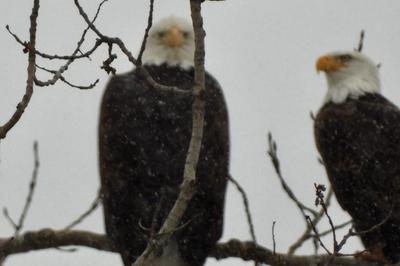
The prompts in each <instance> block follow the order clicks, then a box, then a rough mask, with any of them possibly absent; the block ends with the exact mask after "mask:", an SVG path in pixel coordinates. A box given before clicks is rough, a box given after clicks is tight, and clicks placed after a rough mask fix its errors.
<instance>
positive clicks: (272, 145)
mask: <svg viewBox="0 0 400 266" xmlns="http://www.w3.org/2000/svg"><path fill="white" fill-rule="evenodd" d="M277 149H278V147H277V145H276V142H275V140H274V139H273V137H272V134H271V133H268V155H269V156H270V158H271V162H272V165H273V166H274V169H275V172H276V174H277V175H278V178H279V181H281V185H282V188H283V189H284V190H285V192H286V193H287V194H288V196H289V198H290V199H291V200H292V201H293V202H294V203H295V204H296V205H297V207H298V209H299V210H300V212H301V214H302V215H303V217H306V216H307V214H306V213H305V212H306V211H308V212H310V213H311V214H312V215H313V216H317V215H318V213H317V212H316V211H315V210H313V209H311V208H309V207H307V206H306V205H304V204H303V203H301V202H300V201H299V199H298V198H297V197H296V195H295V194H294V193H293V191H292V189H291V188H290V187H289V185H288V184H287V183H286V181H285V179H284V178H283V176H282V172H281V168H280V162H279V158H278V153H277Z"/></svg>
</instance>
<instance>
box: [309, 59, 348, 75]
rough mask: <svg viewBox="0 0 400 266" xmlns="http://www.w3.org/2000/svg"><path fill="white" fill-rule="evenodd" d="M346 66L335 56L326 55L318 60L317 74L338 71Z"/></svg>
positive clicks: (316, 65)
mask: <svg viewBox="0 0 400 266" xmlns="http://www.w3.org/2000/svg"><path fill="white" fill-rule="evenodd" d="M345 66H346V65H345V64H344V63H342V62H339V61H338V60H337V59H336V58H335V57H334V56H331V55H324V56H321V57H320V58H318V60H317V62H316V64H315V68H316V69H317V72H320V71H324V72H326V73H329V72H333V71H337V70H339V69H341V68H342V67H345Z"/></svg>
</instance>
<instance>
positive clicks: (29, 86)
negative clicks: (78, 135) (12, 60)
mask: <svg viewBox="0 0 400 266" xmlns="http://www.w3.org/2000/svg"><path fill="white" fill-rule="evenodd" d="M39 7H40V3H39V0H34V1H33V8H32V13H31V16H30V29H29V44H27V46H28V47H29V49H28V69H27V72H28V78H27V81H26V89H25V94H24V96H23V97H22V100H21V101H20V102H19V103H18V105H17V110H15V112H14V114H13V115H12V116H11V118H10V119H9V120H8V121H7V122H6V123H5V124H4V125H3V126H1V127H0V139H4V138H5V137H6V135H7V133H8V132H9V131H10V130H11V129H12V128H13V127H14V126H15V125H16V124H17V122H18V121H19V119H20V118H21V116H22V114H23V113H24V111H25V109H26V107H27V106H28V104H29V101H30V100H31V97H32V94H33V84H34V79H35V72H36V67H35V63H36V54H35V52H34V50H35V47H36V28H37V18H38V15H39Z"/></svg>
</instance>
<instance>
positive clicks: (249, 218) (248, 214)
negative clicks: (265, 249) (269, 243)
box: [229, 175, 257, 243]
mask: <svg viewBox="0 0 400 266" xmlns="http://www.w3.org/2000/svg"><path fill="white" fill-rule="evenodd" d="M229 181H231V182H232V184H234V185H235V187H236V188H237V190H238V191H239V192H240V194H241V195H242V199H243V205H244V209H245V211H246V217H247V223H248V224H249V230H250V235H251V239H252V240H253V241H254V243H257V240H256V233H255V230H254V223H253V218H252V215H251V212H250V206H249V200H248V197H247V194H246V191H244V189H243V188H242V186H241V185H240V184H239V182H237V181H236V180H235V179H234V178H233V177H232V176H231V175H229Z"/></svg>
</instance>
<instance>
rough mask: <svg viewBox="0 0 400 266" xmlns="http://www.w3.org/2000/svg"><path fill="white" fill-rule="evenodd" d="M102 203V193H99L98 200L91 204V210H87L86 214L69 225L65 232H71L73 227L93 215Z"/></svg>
mask: <svg viewBox="0 0 400 266" xmlns="http://www.w3.org/2000/svg"><path fill="white" fill-rule="evenodd" d="M100 202H101V193H100V192H98V193H97V196H96V198H95V199H94V201H93V202H92V204H90V207H89V209H87V210H86V211H85V212H84V213H82V214H81V215H80V216H79V217H78V218H77V219H75V220H74V221H73V222H71V223H70V224H69V225H67V226H66V227H65V228H64V230H71V229H72V228H73V227H75V226H76V225H78V224H80V223H81V222H82V221H83V220H85V219H86V218H87V217H88V216H89V215H90V214H92V213H93V212H94V211H95V210H96V209H97V207H98V206H99V204H100Z"/></svg>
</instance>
